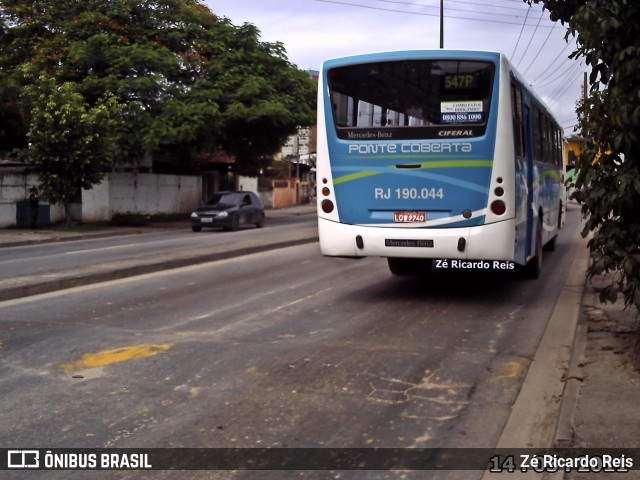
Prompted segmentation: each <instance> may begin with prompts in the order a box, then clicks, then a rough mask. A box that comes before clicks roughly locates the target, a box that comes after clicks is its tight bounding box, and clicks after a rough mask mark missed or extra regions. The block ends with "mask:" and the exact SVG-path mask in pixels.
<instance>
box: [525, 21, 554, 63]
mask: <svg viewBox="0 0 640 480" xmlns="http://www.w3.org/2000/svg"><path fill="white" fill-rule="evenodd" d="M557 25H558V22H556V23H554V25H553V28H552V29H551V30H549V33H548V34H547V38H545V39H544V42H543V43H542V45H541V46H540V50H538V53H536V56H535V57H533V60H532V61H531V63H530V64H529V66H528V67H527V68H526V70H525V71H524V72H522V75H526V73H527V72H528V71H529V70H530V69H531V67H532V66H533V64H534V63H536V60H537V59H538V57H539V56H540V53H542V49H543V48H544V46H545V45H546V44H547V42H548V41H549V37H551V34H552V33H553V30H554V29H555V28H556V26H557Z"/></svg>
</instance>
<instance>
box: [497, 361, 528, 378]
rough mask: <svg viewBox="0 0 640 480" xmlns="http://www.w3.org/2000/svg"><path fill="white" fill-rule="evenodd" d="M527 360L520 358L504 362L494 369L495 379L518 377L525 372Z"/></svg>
mask: <svg viewBox="0 0 640 480" xmlns="http://www.w3.org/2000/svg"><path fill="white" fill-rule="evenodd" d="M528 364H529V360H526V359H522V360H517V361H510V362H504V363H503V364H501V365H499V366H498V368H497V369H496V370H497V371H496V373H497V375H496V377H495V378H496V379H498V380H499V379H505V378H518V377H521V376H523V375H524V374H525V372H526V371H527V366H528Z"/></svg>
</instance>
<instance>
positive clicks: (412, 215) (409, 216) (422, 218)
mask: <svg viewBox="0 0 640 480" xmlns="http://www.w3.org/2000/svg"><path fill="white" fill-rule="evenodd" d="M393 221H394V222H396V223H412V222H426V221H427V212H393Z"/></svg>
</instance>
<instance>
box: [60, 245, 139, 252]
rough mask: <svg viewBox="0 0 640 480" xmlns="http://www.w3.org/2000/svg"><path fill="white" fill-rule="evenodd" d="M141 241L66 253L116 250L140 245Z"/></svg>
mask: <svg viewBox="0 0 640 480" xmlns="http://www.w3.org/2000/svg"><path fill="white" fill-rule="evenodd" d="M140 245H141V244H140V243H127V244H125V245H113V246H111V247H100V248H88V249H86V250H74V251H73V252H65V253H64V254H65V255H75V254H77V253H89V252H100V251H103V250H115V249H116V248H127V247H138V246H140Z"/></svg>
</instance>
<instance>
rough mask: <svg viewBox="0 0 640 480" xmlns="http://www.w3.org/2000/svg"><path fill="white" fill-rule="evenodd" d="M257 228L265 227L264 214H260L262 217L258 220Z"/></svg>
mask: <svg viewBox="0 0 640 480" xmlns="http://www.w3.org/2000/svg"><path fill="white" fill-rule="evenodd" d="M256 227H258V228H262V227H264V212H260V217H259V218H258V221H257V222H256Z"/></svg>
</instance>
